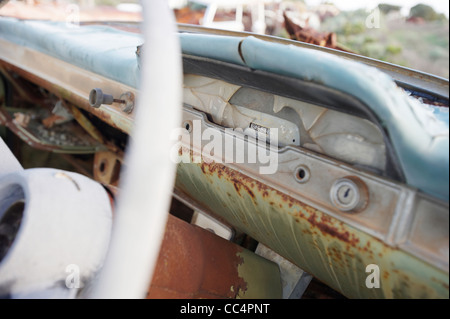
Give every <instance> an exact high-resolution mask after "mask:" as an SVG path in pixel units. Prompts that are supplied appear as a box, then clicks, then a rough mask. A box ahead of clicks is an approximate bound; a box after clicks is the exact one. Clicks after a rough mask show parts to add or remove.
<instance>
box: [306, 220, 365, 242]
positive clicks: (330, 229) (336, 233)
mask: <svg viewBox="0 0 450 319" xmlns="http://www.w3.org/2000/svg"><path fill="white" fill-rule="evenodd" d="M308 222H310V223H311V225H313V226H315V227H317V228H319V229H320V231H321V232H322V233H323V234H327V235H330V236H332V237H336V238H338V239H339V240H341V241H343V242H346V243H348V244H350V245H352V246H356V244H358V243H359V239H358V238H355V237H354V235H353V234H352V235H350V232H348V231H341V230H339V229H338V228H337V227H336V226H334V225H333V224H332V221H331V218H330V217H329V216H326V215H322V216H321V218H320V221H318V220H317V216H316V213H313V214H312V215H311V216H310V217H309V218H308ZM339 223H340V224H341V225H342V223H341V222H339Z"/></svg>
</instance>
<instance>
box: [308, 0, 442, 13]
mask: <svg viewBox="0 0 450 319" xmlns="http://www.w3.org/2000/svg"><path fill="white" fill-rule="evenodd" d="M305 2H306V3H307V4H308V5H312V6H314V5H317V4H320V3H322V2H325V1H324V0H305ZM329 2H332V3H334V4H335V5H336V6H337V7H338V8H339V9H341V10H355V9H360V8H364V9H373V8H375V7H377V6H378V4H379V3H389V4H393V5H398V6H402V7H403V10H402V13H403V14H404V15H408V14H409V10H410V9H411V8H412V7H414V6H415V5H416V4H419V3H423V4H427V5H429V6H431V7H433V8H434V10H435V11H437V12H438V13H444V14H446V15H447V17H448V16H449V2H448V1H447V0H384V1H380V0H364V1H361V0H330V1H329Z"/></svg>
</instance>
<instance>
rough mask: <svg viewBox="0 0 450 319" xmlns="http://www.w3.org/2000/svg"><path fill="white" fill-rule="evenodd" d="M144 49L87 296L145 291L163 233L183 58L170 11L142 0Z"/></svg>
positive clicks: (134, 295) (133, 295)
mask: <svg viewBox="0 0 450 319" xmlns="http://www.w3.org/2000/svg"><path fill="white" fill-rule="evenodd" d="M141 4H142V8H143V24H142V27H143V32H144V43H145V46H146V48H145V50H143V52H141V60H142V65H141V89H140V96H139V101H138V107H137V109H136V114H135V120H134V124H135V126H134V129H133V133H132V135H131V138H130V145H129V147H128V151H127V154H126V158H125V162H126V165H127V168H126V170H125V172H124V175H123V176H122V182H121V193H120V196H119V198H118V201H117V209H116V214H115V216H116V217H115V222H114V226H113V232H112V239H111V244H110V248H109V251H108V255H107V257H106V260H105V264H104V267H103V269H102V271H101V272H100V274H99V278H98V281H97V283H96V284H95V286H94V287H93V290H92V291H93V292H92V294H91V295H90V297H91V298H96V299H110V298H112V299H117V298H120V299H138V298H143V297H145V296H146V293H147V291H148V289H149V286H150V282H151V279H152V276H153V272H154V269H155V266H156V262H157V260H158V256H159V251H160V247H161V243H162V240H163V237H164V233H165V226H166V223H167V218H168V211H169V205H170V201H171V197H172V191H173V186H174V181H175V173H176V163H174V162H172V161H171V160H170V152H171V149H172V147H173V145H174V142H173V141H171V139H170V137H171V133H172V132H173V130H174V129H176V128H177V127H178V126H179V123H180V122H181V105H182V63H181V61H182V60H181V48H180V44H179V40H178V37H177V36H176V31H177V30H176V24H175V19H174V15H173V12H171V10H170V8H169V7H168V4H167V1H165V0H152V1H141Z"/></svg>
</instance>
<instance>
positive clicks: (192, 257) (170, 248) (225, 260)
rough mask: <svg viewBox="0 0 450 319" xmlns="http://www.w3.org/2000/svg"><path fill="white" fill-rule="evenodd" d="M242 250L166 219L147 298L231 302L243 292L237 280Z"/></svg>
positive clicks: (240, 282)
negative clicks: (205, 299) (217, 299)
mask: <svg viewBox="0 0 450 319" xmlns="http://www.w3.org/2000/svg"><path fill="white" fill-rule="evenodd" d="M242 250H243V248H242V247H239V246H237V245H235V244H233V243H231V242H228V241H226V240H224V239H222V238H220V237H217V236H215V235H214V234H212V233H210V232H208V231H206V230H203V229H201V228H199V227H197V226H193V225H190V224H188V223H186V222H184V221H181V220H179V219H177V218H175V217H173V216H169V220H168V223H167V227H166V233H165V236H164V240H163V243H162V246H161V251H160V255H159V259H158V263H157V266H156V269H155V274H154V277H153V280H152V284H151V286H150V289H149V292H148V295H147V297H148V298H152V299H161V298H162V299H166V298H169V299H186V298H220V299H228V298H231V299H235V298H236V297H237V296H238V294H239V293H240V292H245V291H246V290H247V287H248V286H247V283H246V282H245V280H244V279H243V278H241V277H239V273H238V267H239V265H241V264H242V263H243V262H244V260H243V259H242V258H241V257H239V255H238V254H239V253H240V252H242Z"/></svg>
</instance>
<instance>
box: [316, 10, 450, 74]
mask: <svg viewBox="0 0 450 319" xmlns="http://www.w3.org/2000/svg"><path fill="white" fill-rule="evenodd" d="M430 8H431V7H428V6H425V5H417V6H415V7H413V8H412V9H411V14H410V17H420V18H421V19H423V20H421V21H419V22H420V23H413V22H408V18H405V17H402V16H401V15H400V12H399V10H400V9H401V7H398V6H391V5H387V4H382V5H380V6H379V11H380V28H368V27H367V26H366V21H367V19H368V17H369V15H370V12H367V11H366V10H357V11H349V12H345V11H344V12H341V13H340V14H339V15H338V16H336V17H332V18H328V19H326V20H325V21H324V22H323V23H322V26H321V30H322V31H327V32H335V33H336V34H337V37H338V42H339V43H340V44H341V45H342V46H344V47H346V48H348V49H349V50H350V51H353V52H355V53H358V54H361V55H364V56H368V57H371V58H374V59H378V60H382V61H386V62H390V63H394V64H399V65H402V66H406V67H410V68H413V69H417V70H421V71H424V72H427V73H432V74H435V75H438V76H442V77H445V78H449V21H448V19H447V17H446V16H445V15H443V14H438V13H436V12H435V11H434V10H433V9H432V8H431V10H432V11H430V10H429V9H430ZM410 17H409V18H410Z"/></svg>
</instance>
